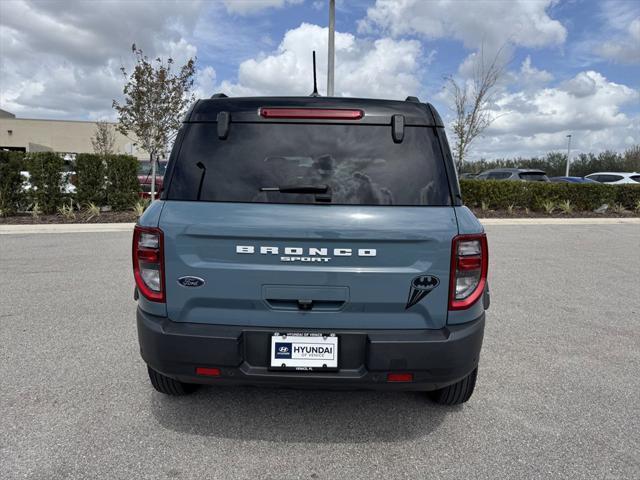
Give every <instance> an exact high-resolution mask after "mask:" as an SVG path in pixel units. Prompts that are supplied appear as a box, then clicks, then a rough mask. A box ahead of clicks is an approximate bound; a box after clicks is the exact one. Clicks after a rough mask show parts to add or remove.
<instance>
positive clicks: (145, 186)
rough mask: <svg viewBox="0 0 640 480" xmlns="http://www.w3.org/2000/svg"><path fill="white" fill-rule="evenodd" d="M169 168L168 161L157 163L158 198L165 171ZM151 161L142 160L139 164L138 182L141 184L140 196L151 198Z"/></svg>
mask: <svg viewBox="0 0 640 480" xmlns="http://www.w3.org/2000/svg"><path fill="white" fill-rule="evenodd" d="M166 170H167V162H158V164H157V165H156V198H158V197H159V196H160V193H161V192H162V187H163V184H164V183H163V181H164V172H166ZM151 172H152V164H151V162H148V161H147V162H144V161H143V162H140V164H139V165H138V183H139V184H140V197H141V198H151V181H152V179H153V176H152V174H151Z"/></svg>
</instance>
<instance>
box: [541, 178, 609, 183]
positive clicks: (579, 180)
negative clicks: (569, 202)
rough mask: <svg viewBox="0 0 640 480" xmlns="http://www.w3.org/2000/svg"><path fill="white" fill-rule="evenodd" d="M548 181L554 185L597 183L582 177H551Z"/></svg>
mask: <svg viewBox="0 0 640 480" xmlns="http://www.w3.org/2000/svg"><path fill="white" fill-rule="evenodd" d="M549 180H550V181H552V182H554V183H598V182H596V181H595V180H591V179H590V178H584V177H551V178H550V179H549Z"/></svg>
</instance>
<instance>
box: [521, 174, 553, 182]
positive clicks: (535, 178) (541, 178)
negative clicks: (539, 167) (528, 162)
mask: <svg viewBox="0 0 640 480" xmlns="http://www.w3.org/2000/svg"><path fill="white" fill-rule="evenodd" d="M520 179H521V180H524V181H525V182H547V181H549V179H548V178H547V176H546V175H545V174H544V173H537V172H527V173H521V174H520Z"/></svg>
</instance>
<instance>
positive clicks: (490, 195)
mask: <svg viewBox="0 0 640 480" xmlns="http://www.w3.org/2000/svg"><path fill="white" fill-rule="evenodd" d="M460 188H461V190H462V199H463V201H464V203H465V205H467V206H469V207H481V206H482V205H484V206H485V207H488V208H494V209H507V208H509V207H511V206H513V207H520V208H528V209H530V210H534V211H542V210H544V205H545V203H548V202H553V203H554V204H556V205H557V204H558V203H560V202H565V201H570V202H571V204H572V205H573V206H574V207H575V209H576V210H578V211H591V210H595V209H596V208H598V207H600V206H602V205H604V204H607V205H609V206H610V207H612V206H613V205H622V206H624V207H625V208H627V209H629V210H635V209H636V208H637V207H638V203H639V202H640V185H598V184H577V183H547V182H510V181H499V180H461V181H460Z"/></svg>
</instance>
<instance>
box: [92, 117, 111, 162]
mask: <svg viewBox="0 0 640 480" xmlns="http://www.w3.org/2000/svg"><path fill="white" fill-rule="evenodd" d="M115 144H116V133H115V129H114V127H113V126H112V125H111V124H110V123H109V122H96V133H95V135H94V136H93V137H91V145H92V146H93V151H94V152H95V153H97V154H98V155H102V156H103V157H106V156H107V155H110V154H112V153H113V150H114V148H115Z"/></svg>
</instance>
